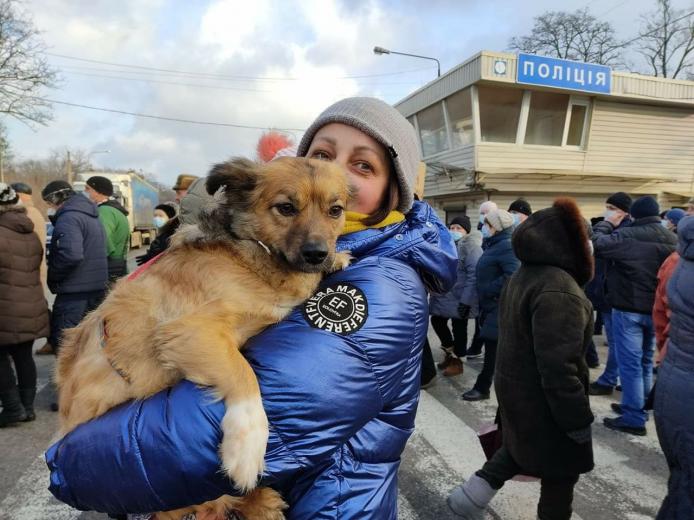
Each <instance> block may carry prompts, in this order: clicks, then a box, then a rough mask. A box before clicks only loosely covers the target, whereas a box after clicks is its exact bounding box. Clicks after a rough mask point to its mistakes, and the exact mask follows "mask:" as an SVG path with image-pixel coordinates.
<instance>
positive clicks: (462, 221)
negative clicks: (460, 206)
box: [448, 215, 472, 233]
mask: <svg viewBox="0 0 694 520" xmlns="http://www.w3.org/2000/svg"><path fill="white" fill-rule="evenodd" d="M453 224H457V225H459V226H460V227H461V228H463V229H464V230H465V232H466V233H470V230H471V229H472V225H471V223H470V217H468V216H467V215H460V216H457V217H455V218H454V219H453V220H451V221H450V223H449V224H448V227H451V226H452V225H453Z"/></svg>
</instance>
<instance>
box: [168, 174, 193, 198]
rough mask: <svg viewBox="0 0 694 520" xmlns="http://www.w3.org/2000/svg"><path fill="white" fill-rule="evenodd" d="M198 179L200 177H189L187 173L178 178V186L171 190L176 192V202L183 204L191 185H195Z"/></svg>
mask: <svg viewBox="0 0 694 520" xmlns="http://www.w3.org/2000/svg"><path fill="white" fill-rule="evenodd" d="M196 179H198V177H196V176H195V175H188V174H187V173H182V174H181V175H179V176H178V177H176V184H174V185H173V186H172V187H171V189H172V190H174V191H175V192H176V202H178V203H179V204H180V203H181V200H183V197H185V196H186V194H187V193H188V190H189V189H190V186H191V184H193V183H194V182H195V180H196Z"/></svg>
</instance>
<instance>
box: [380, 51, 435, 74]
mask: <svg viewBox="0 0 694 520" xmlns="http://www.w3.org/2000/svg"><path fill="white" fill-rule="evenodd" d="M374 54H399V55H400V56H410V57H411V58H422V59H423V60H434V61H435V62H436V76H437V77H439V78H440V77H441V63H439V60H437V59H436V58H431V57H429V56H420V55H419V54H408V53H406V52H396V51H390V50H388V49H384V48H383V47H374Z"/></svg>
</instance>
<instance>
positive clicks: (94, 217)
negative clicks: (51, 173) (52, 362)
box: [41, 181, 108, 410]
mask: <svg viewBox="0 0 694 520" xmlns="http://www.w3.org/2000/svg"><path fill="white" fill-rule="evenodd" d="M41 197H42V198H43V200H44V201H45V202H46V204H47V205H48V209H49V210H50V211H51V213H49V218H51V219H52V221H53V222H54V226H55V228H54V230H53V239H52V240H51V246H50V254H49V255H48V288H49V289H50V290H51V292H52V293H53V294H55V295H56V296H55V301H54V302H53V312H52V313H51V333H50V337H49V343H50V344H51V345H53V347H54V348H55V350H56V354H57V353H58V349H59V346H60V340H61V337H62V334H63V331H64V330H65V329H68V328H72V327H75V326H77V324H79V322H80V321H81V320H82V318H83V317H84V315H85V314H87V313H88V312H89V311H90V310H92V309H94V308H96V306H97V305H99V303H100V302H101V301H102V300H103V297H104V293H105V291H106V284H107V282H108V262H107V259H106V235H105V233H104V228H103V226H102V225H101V223H100V222H99V212H98V209H97V207H96V204H94V203H93V202H92V201H91V200H90V199H89V198H87V197H83V196H82V195H79V194H78V193H75V191H73V189H72V187H71V186H70V185H69V184H68V183H67V182H65V181H52V182H49V183H48V184H47V185H46V187H45V188H43V190H42V191H41ZM52 408H53V409H54V410H57V405H55V406H52Z"/></svg>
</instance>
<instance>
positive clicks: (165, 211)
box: [152, 202, 176, 229]
mask: <svg viewBox="0 0 694 520" xmlns="http://www.w3.org/2000/svg"><path fill="white" fill-rule="evenodd" d="M175 216H176V207H175V206H174V205H173V204H170V203H166V202H165V203H164V204H159V205H158V206H156V207H155V208H154V216H153V218H152V223H153V224H154V227H156V228H157V229H161V228H162V226H163V225H164V224H166V223H167V222H168V221H169V220H171V219H172V218H174V217H175Z"/></svg>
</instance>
